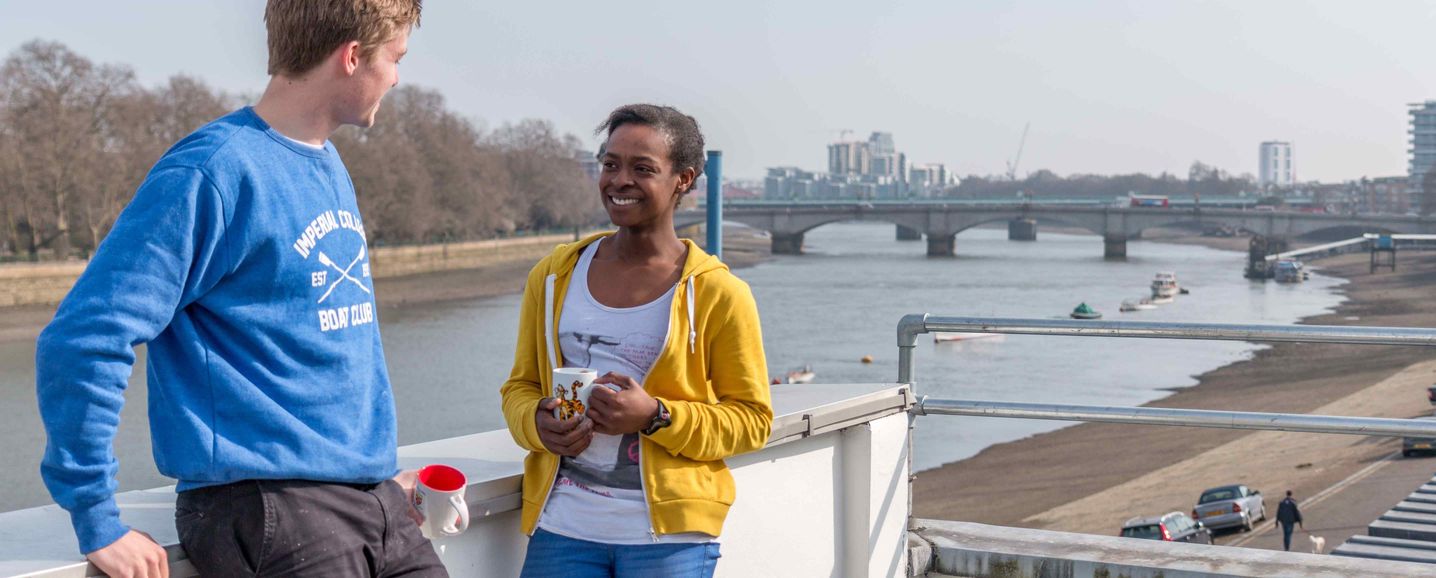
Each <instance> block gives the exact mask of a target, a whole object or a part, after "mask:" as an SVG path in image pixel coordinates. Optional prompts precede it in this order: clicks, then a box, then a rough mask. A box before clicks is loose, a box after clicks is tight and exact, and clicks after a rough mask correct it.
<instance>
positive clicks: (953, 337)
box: [932, 331, 1002, 343]
mask: <svg viewBox="0 0 1436 578" xmlns="http://www.w3.org/2000/svg"><path fill="white" fill-rule="evenodd" d="M994 337H1002V334H1001V333H949V332H945V331H939V332H936V333H933V334H932V340H933V342H934V343H943V342H948V341H972V340H974V339H992V338H994Z"/></svg>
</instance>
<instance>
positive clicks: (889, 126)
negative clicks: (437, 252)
mask: <svg viewBox="0 0 1436 578" xmlns="http://www.w3.org/2000/svg"><path fill="white" fill-rule="evenodd" d="M263 4H264V3H263V2H262V1H260V0H203V1H196V0H124V1H122V2H116V1H113V0H107V1H99V0H50V1H47V2H35V1H33V0H0V54H4V55H9V54H12V53H14V51H15V50H16V49H17V48H18V47H19V46H20V45H21V44H23V43H24V42H26V41H28V40H31V39H37V38H39V39H46V40H53V41H59V42H61V43H63V44H65V45H67V46H68V47H70V48H71V49H72V50H74V51H76V52H78V53H80V54H82V55H84V56H86V57H88V58H90V59H91V60H94V61H97V62H104V63H114V64H125V65H129V66H131V67H132V68H133V69H134V70H135V72H136V74H137V75H138V77H139V79H140V81H141V82H143V83H145V84H147V85H158V84H160V83H162V82H163V81H164V80H165V79H166V78H168V77H169V76H171V75H174V74H179V73H183V74H188V75H192V76H196V77H199V78H201V79H203V80H205V81H206V82H208V83H209V84H210V85H212V86H215V87H218V88H221V89H224V90H227V91H231V92H235V93H242V94H258V93H259V92H261V91H262V90H263V88H264V84H265V82H266V81H267V77H266V76H265V61H266V50H265V32H264V24H263V20H262V17H263V11H264V8H263ZM1433 17H1436V3H1432V2H1419V1H1406V0H1383V1H1381V2H1352V1H1349V0H1336V1H1327V0H1310V1H1305V2H1296V1H1281V0H1263V1H1254V0H1210V1H1203V2H1196V1H1191V2H1177V1H1163V2H1136V1H1132V2H1123V1H1115V0H1091V1H1073V0H1033V1H1025V2H1017V1H971V0H964V1H952V0H948V1H941V0H931V1H896V0H895V1H890V2H873V1H867V2H849V1H847V0H825V1H809V0H783V1H768V2H755V1H749V0H723V1H721V2H707V3H694V2H674V1H672V0H669V1H666V2H665V1H658V0H655V1H633V2H622V1H614V2H571V1H544V0H533V1H530V2H482V1H480V2H469V1H458V0H429V2H426V3H425V7H424V15H423V22H422V25H421V27H420V28H419V29H417V30H416V31H415V32H414V34H413V36H412V37H411V39H410V53H409V56H408V57H407V58H405V60H404V62H403V64H402V66H401V69H400V75H401V83H405V84H413V85H418V86H423V87H426V88H430V89H436V90H438V91H439V92H441V93H442V94H443V95H444V96H445V97H446V99H447V101H448V104H449V106H450V107H451V108H452V109H454V110H456V111H458V112H460V113H461V114H463V115H465V116H467V117H469V118H471V119H473V120H474V121H475V122H477V123H478V124H479V125H480V126H485V127H495V126H499V125H502V124H504V123H507V122H515V121H519V120H522V119H525V118H539V119H546V120H550V121H552V122H553V123H554V124H555V126H556V127H557V128H558V129H559V130H560V131H562V132H566V133H572V134H575V135H577V136H579V137H581V138H582V139H583V140H584V142H587V143H596V139H595V138H594V137H593V136H592V131H593V127H594V126H596V125H597V124H598V123H599V122H600V121H601V120H602V119H603V118H604V117H605V116H606V115H607V113H608V112H609V111H610V110H612V109H613V108H614V107H616V106H619V105H622V104H626V103H630V102H639V101H643V102H654V103H659V104H668V105H672V106H675V107H677V108H679V109H680V110H683V111H684V112H687V113H689V114H691V115H693V116H694V117H696V118H697V119H698V121H699V123H700V124H701V125H702V127H703V130H704V133H705V135H706V137H707V141H708V145H709V148H715V149H721V150H723V155H724V170H725V176H726V177H728V178H730V179H731V178H756V177H760V176H762V174H763V173H764V170H765V169H766V168H767V167H770V166H798V167H801V168H805V169H808V170H819V171H821V170H826V164H827V150H826V144H827V143H829V142H832V141H835V140H838V139H840V138H842V137H844V136H852V137H858V138H864V137H866V135H867V134H869V133H870V132H872V131H879V130H880V131H887V132H891V133H893V137H894V140H895V142H896V144H897V148H898V150H900V151H903V152H906V153H907V156H908V159H909V162H912V163H930V162H941V163H946V164H947V166H948V168H949V170H951V171H953V172H954V173H955V174H958V175H969V174H977V175H996V174H1001V173H1004V172H1005V170H1006V168H1005V167H1006V163H1007V162H1009V161H1011V160H1013V158H1014V156H1015V154H1016V153H1017V149H1018V143H1019V139H1020V137H1021V136H1022V131H1023V127H1024V126H1025V125H1028V124H1029V123H1030V126H1031V128H1030V129H1029V131H1028V135H1027V138H1026V145H1025V148H1024V151H1023V153H1022V158H1021V162H1020V165H1019V167H1018V174H1019V175H1022V174H1026V173H1028V172H1029V171H1034V170H1037V169H1042V168H1045V169H1049V170H1052V171H1055V172H1057V173H1059V174H1062V175H1068V174H1074V173H1087V174H1113V173H1131V172H1146V173H1160V172H1164V171H1166V172H1171V173H1174V174H1177V175H1181V176H1185V175H1186V172H1187V168H1188V167H1189V166H1190V165H1191V163H1192V162H1193V161H1195V160H1200V161H1202V162H1205V163H1207V164H1212V165H1216V166H1219V167H1222V168H1224V169H1226V170H1228V171H1229V172H1231V173H1234V174H1242V173H1255V172H1256V165H1257V158H1258V157H1257V154H1258V152H1257V151H1258V146H1259V144H1260V143H1261V142H1262V141H1266V140H1282V141H1289V142H1291V143H1292V144H1293V156H1294V159H1295V167H1296V172H1297V177H1298V178H1299V179H1300V180H1304V181H1305V180H1320V181H1326V182H1332V181H1343V180H1348V179H1356V178H1361V177H1363V176H1369V177H1377V176H1393V175H1400V174H1404V173H1405V171H1406V162H1407V151H1406V149H1407V146H1408V145H1407V135H1406V130H1407V105H1408V104H1409V103H1414V102H1422V101H1425V100H1427V99H1433V100H1436V66H1433V65H1432V64H1433V56H1436V34H1432V33H1431V29H1432V28H1431V27H1432V24H1433ZM844 131H852V132H851V133H845V132H844ZM595 148H596V147H595Z"/></svg>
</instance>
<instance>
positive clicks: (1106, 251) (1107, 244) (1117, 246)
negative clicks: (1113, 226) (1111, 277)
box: [1102, 235, 1127, 260]
mask: <svg viewBox="0 0 1436 578" xmlns="http://www.w3.org/2000/svg"><path fill="white" fill-rule="evenodd" d="M1102 256H1103V257H1105V258H1107V259H1118V260H1121V259H1126V258H1127V237H1124V236H1121V235H1103V236H1102Z"/></svg>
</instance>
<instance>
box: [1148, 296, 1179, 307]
mask: <svg viewBox="0 0 1436 578" xmlns="http://www.w3.org/2000/svg"><path fill="white" fill-rule="evenodd" d="M1176 300H1177V298H1176V297H1172V296H1170V295H1168V296H1166V297H1148V298H1147V301H1148V302H1149V303H1151V304H1153V305H1166V304H1168V303H1171V302H1173V301H1176Z"/></svg>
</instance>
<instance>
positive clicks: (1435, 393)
mask: <svg viewBox="0 0 1436 578" xmlns="http://www.w3.org/2000/svg"><path fill="white" fill-rule="evenodd" d="M1426 401H1429V402H1431V405H1436V385H1433V386H1431V387H1428V388H1426Z"/></svg>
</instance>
